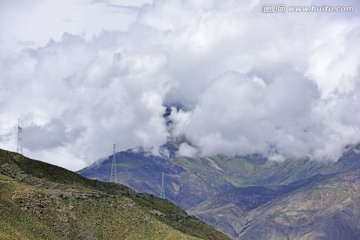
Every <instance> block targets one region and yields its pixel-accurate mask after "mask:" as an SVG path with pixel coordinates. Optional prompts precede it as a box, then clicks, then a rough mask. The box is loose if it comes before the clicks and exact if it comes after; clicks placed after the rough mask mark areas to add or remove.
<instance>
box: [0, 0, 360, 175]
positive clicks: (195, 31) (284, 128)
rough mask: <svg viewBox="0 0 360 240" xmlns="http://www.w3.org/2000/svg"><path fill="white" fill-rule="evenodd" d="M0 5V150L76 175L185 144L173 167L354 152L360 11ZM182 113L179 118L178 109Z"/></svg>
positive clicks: (245, 4) (47, 2) (179, 4)
mask: <svg viewBox="0 0 360 240" xmlns="http://www.w3.org/2000/svg"><path fill="white" fill-rule="evenodd" d="M269 4H270V5H273V4H283V5H285V6H286V7H289V6H292V5H299V2H298V1H289V0H287V1H281V0H272V1H270V0H262V1H257V0H246V1H236V0H222V1H219V0H154V1H152V0H137V1H136V0H132V1H130V0H63V1H55V0H33V1H27V0H0V109H1V111H0V148H3V149H7V150H10V151H16V145H17V125H18V124H19V125H20V126H21V127H22V128H23V153H24V155H26V156H28V157H31V158H35V159H41V160H43V161H46V162H49V163H52V164H56V165H59V166H62V167H65V168H67V169H70V170H79V169H81V168H83V167H86V166H88V165H89V164H91V163H93V162H95V161H97V160H98V159H100V158H104V157H106V156H109V155H110V154H111V153H112V145H113V144H114V143H115V144H116V146H117V150H118V151H120V150H126V149H129V148H133V147H136V146H144V147H153V151H154V154H156V151H157V149H158V148H159V146H161V145H162V144H164V143H166V141H167V139H168V137H169V131H168V128H167V127H166V124H165V120H164V118H163V114H164V112H165V109H166V106H168V107H172V112H171V115H170V117H169V118H170V119H171V120H172V121H173V123H174V126H173V131H172V136H174V137H177V136H179V137H180V136H186V138H187V139H188V141H189V143H191V144H187V143H183V144H181V145H180V150H179V153H178V154H179V155H183V156H194V155H196V154H198V155H203V156H205V155H214V154H225V155H229V156H234V155H246V154H251V153H261V154H263V155H264V156H266V157H268V158H269V159H270V160H274V161H283V160H284V159H286V158H291V157H296V158H301V157H309V158H311V159H314V160H319V161H335V160H336V159H338V157H339V156H340V155H341V153H342V151H343V149H344V147H345V146H347V145H349V144H355V143H358V142H359V141H360V104H359V97H360V44H359V39H360V14H359V11H360V10H359V8H360V4H359V2H358V1H355V0H348V1H325V0H314V1H310V0H309V1H301V5H304V6H311V5H313V6H323V5H328V6H334V7H336V6H352V7H354V11H353V12H347V13H329V12H296V13H295V12H289V11H287V10H285V11H284V12H281V13H267V12H263V11H262V9H264V6H268V5H269ZM179 106H180V107H179Z"/></svg>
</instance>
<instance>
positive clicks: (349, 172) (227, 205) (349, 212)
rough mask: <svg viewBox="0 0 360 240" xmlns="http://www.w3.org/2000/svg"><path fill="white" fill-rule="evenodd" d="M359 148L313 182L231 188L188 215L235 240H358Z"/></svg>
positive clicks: (324, 171) (359, 219) (325, 170)
mask: <svg viewBox="0 0 360 240" xmlns="http://www.w3.org/2000/svg"><path fill="white" fill-rule="evenodd" d="M359 149H360V146H359V145H357V146H354V147H352V148H349V149H348V150H347V151H346V152H345V153H344V154H343V156H342V157H341V158H340V159H339V161H338V162H336V163H334V164H331V165H328V166H326V167H324V168H323V169H322V170H321V174H317V175H315V176H313V177H310V178H306V179H303V180H299V181H296V182H294V183H291V184H287V185H282V186H258V187H247V188H239V189H233V190H230V191H228V192H225V193H222V194H219V195H217V196H215V197H212V198H210V199H208V200H206V201H204V202H203V203H201V204H199V205H198V206H195V207H194V208H191V209H190V210H188V212H189V213H190V214H195V215H196V216H198V217H199V218H200V219H202V220H204V221H205V222H207V223H209V224H211V225H212V226H214V227H216V228H217V229H219V230H221V231H222V232H224V233H227V234H228V235H229V236H231V237H233V238H234V239H349V240H350V239H360V172H359V169H360V154H359Z"/></svg>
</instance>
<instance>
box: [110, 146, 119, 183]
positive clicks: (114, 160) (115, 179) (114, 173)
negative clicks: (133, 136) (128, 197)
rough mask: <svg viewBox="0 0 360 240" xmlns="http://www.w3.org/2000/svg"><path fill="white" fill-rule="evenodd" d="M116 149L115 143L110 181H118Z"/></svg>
mask: <svg viewBox="0 0 360 240" xmlns="http://www.w3.org/2000/svg"><path fill="white" fill-rule="evenodd" d="M115 155H116V150H115V144H114V151H113V156H112V163H111V173H110V182H114V183H117V182H118V181H117V170H116V157H115Z"/></svg>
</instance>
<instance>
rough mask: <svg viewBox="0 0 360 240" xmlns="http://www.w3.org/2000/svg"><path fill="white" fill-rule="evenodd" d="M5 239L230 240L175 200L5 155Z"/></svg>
mask: <svg viewBox="0 0 360 240" xmlns="http://www.w3.org/2000/svg"><path fill="white" fill-rule="evenodd" d="M0 218H1V220H0V239H4V240H6V239H228V238H227V237H226V236H225V235H223V234H221V233H220V232H217V231H215V230H214V229H213V228H211V227H210V226H208V225H206V224H204V223H203V222H201V221H199V220H198V219H196V218H195V217H192V216H189V215H187V214H186V212H185V211H183V210H181V209H179V208H178V207H176V206H175V205H174V204H172V203H171V202H169V201H166V200H163V199H159V198H156V197H154V196H152V195H147V194H138V193H136V192H134V191H133V190H131V189H129V188H127V187H125V186H122V185H118V184H112V183H104V182H99V181H95V180H89V179H86V178H84V177H82V176H80V175H78V174H75V173H73V172H70V171H67V170H65V169H62V168H59V167H56V166H53V165H49V164H46V163H42V162H39V161H35V160H30V159H27V158H25V157H23V156H21V155H19V154H16V153H11V152H7V151H4V150H0Z"/></svg>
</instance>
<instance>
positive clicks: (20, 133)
mask: <svg viewBox="0 0 360 240" xmlns="http://www.w3.org/2000/svg"><path fill="white" fill-rule="evenodd" d="M16 152H17V153H20V154H23V151H22V128H21V127H20V125H18V134H17V148H16Z"/></svg>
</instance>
